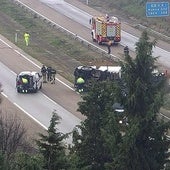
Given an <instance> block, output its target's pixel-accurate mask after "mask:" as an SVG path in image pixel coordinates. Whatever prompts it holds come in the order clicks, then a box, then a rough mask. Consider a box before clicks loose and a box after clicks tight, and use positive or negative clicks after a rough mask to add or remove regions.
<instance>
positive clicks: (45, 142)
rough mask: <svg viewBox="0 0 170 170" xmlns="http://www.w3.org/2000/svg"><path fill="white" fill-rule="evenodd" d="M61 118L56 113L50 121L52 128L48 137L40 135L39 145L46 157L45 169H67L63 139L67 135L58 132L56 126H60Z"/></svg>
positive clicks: (48, 132) (50, 127)
mask: <svg viewBox="0 0 170 170" xmlns="http://www.w3.org/2000/svg"><path fill="white" fill-rule="evenodd" d="M59 120H60V117H59V116H58V115H57V113H56V112H55V111H54V112H53V113H52V118H51V121H50V126H49V128H48V130H47V135H44V134H40V139H39V140H37V145H38V147H39V150H40V152H41V153H42V155H43V157H44V164H45V168H47V169H48V170H60V169H67V168H68V162H67V157H66V154H65V149H66V148H65V146H64V143H63V139H65V137H66V135H64V134H62V133H61V132H56V131H57V129H56V125H58V124H59Z"/></svg>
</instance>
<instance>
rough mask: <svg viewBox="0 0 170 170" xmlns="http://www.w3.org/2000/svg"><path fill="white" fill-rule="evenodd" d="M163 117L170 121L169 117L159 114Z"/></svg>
mask: <svg viewBox="0 0 170 170" xmlns="http://www.w3.org/2000/svg"><path fill="white" fill-rule="evenodd" d="M159 114H160V115H161V116H163V117H165V118H166V119H168V120H170V118H169V117H168V116H165V115H164V114H162V113H159Z"/></svg>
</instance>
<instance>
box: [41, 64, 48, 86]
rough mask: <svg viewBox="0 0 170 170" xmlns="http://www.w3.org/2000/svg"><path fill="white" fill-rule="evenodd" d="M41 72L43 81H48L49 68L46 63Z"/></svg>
mask: <svg viewBox="0 0 170 170" xmlns="http://www.w3.org/2000/svg"><path fill="white" fill-rule="evenodd" d="M41 74H42V76H43V83H47V68H46V66H45V65H43V66H42V68H41Z"/></svg>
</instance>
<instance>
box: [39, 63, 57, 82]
mask: <svg viewBox="0 0 170 170" xmlns="http://www.w3.org/2000/svg"><path fill="white" fill-rule="evenodd" d="M41 73H42V76H43V82H44V83H47V82H50V83H51V84H55V76H56V70H55V69H53V68H52V67H46V66H45V65H43V66H42V68H41Z"/></svg>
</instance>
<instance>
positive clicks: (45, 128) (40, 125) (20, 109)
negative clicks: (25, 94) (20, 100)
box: [14, 103, 48, 130]
mask: <svg viewBox="0 0 170 170" xmlns="http://www.w3.org/2000/svg"><path fill="white" fill-rule="evenodd" d="M14 105H15V106H17V107H18V108H19V109H20V110H22V111H23V112H24V113H25V114H26V115H28V116H29V117H30V118H31V119H33V120H34V121H35V122H37V123H38V124H39V125H40V126H42V127H43V128H44V129H45V130H48V128H47V127H46V126H45V125H43V124H42V123H41V122H40V121H38V120H37V119H35V118H34V117H33V116H32V115H30V114H29V113H28V112H26V111H25V110H24V109H23V108H22V107H20V106H19V105H18V104H16V103H14Z"/></svg>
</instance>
